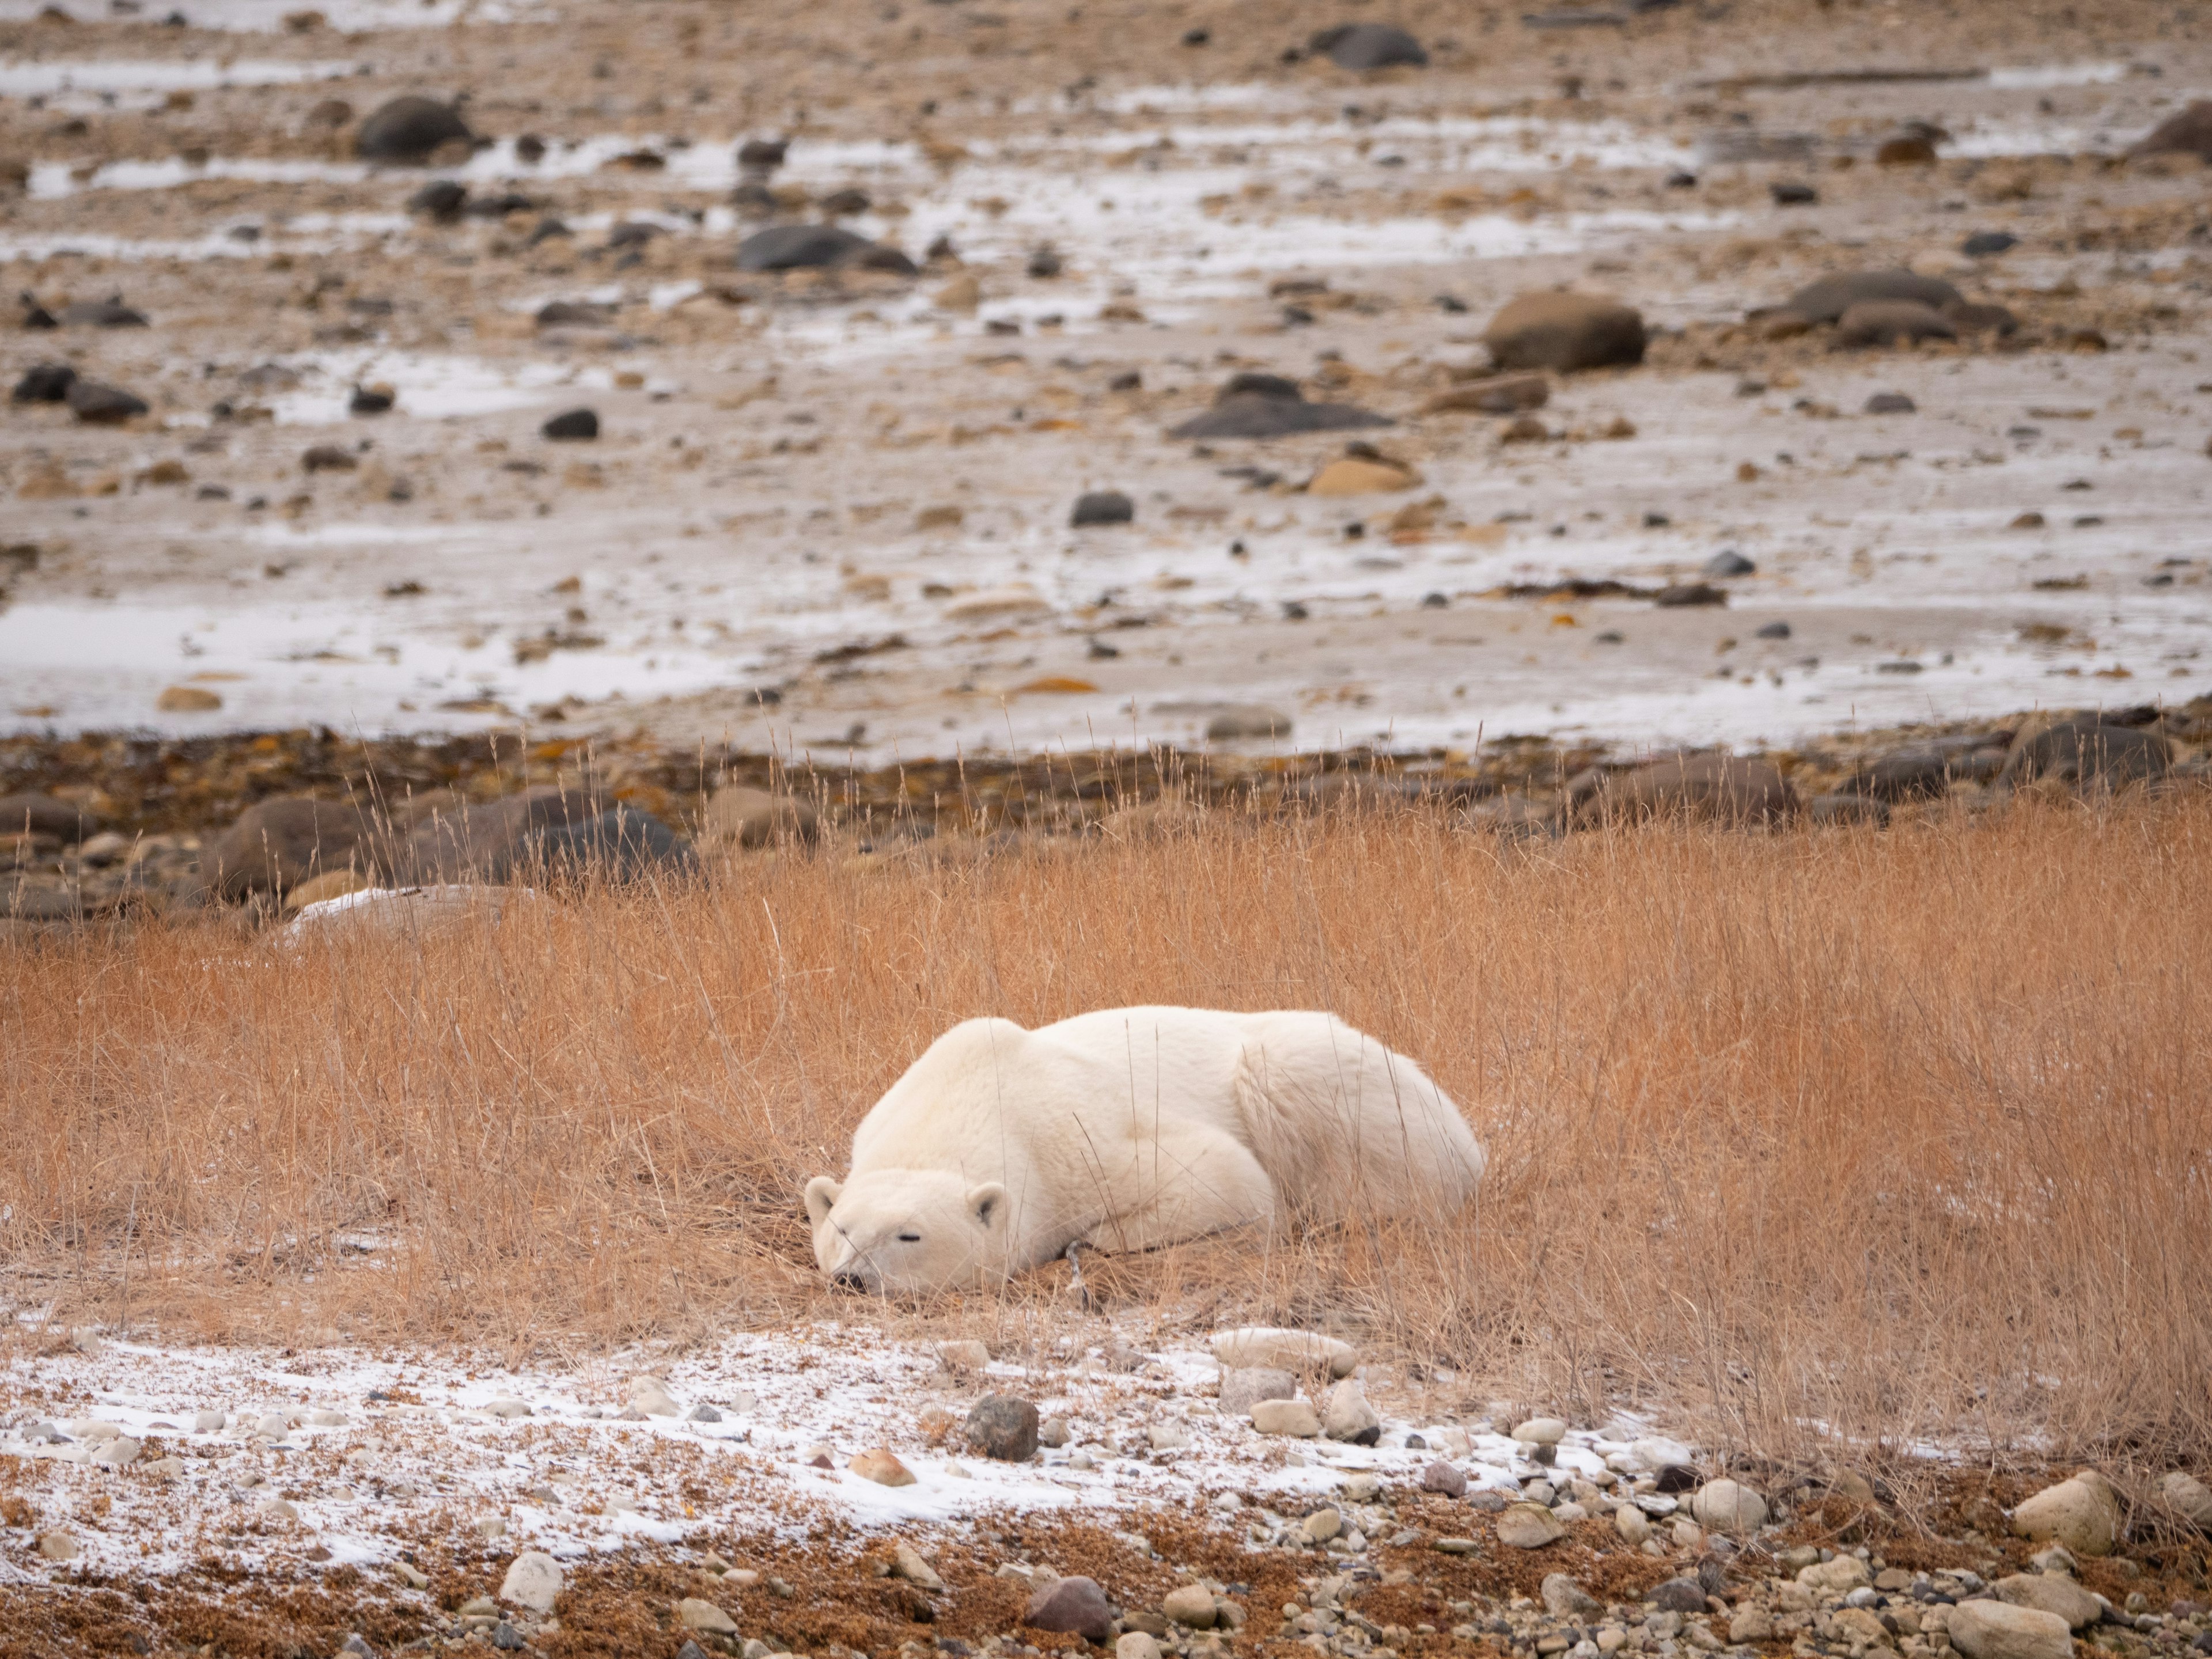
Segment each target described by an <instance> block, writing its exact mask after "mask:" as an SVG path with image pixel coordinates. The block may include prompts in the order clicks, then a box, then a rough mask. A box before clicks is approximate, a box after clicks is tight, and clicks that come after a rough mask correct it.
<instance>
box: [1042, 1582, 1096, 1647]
mask: <svg viewBox="0 0 2212 1659" xmlns="http://www.w3.org/2000/svg"><path fill="white" fill-rule="evenodd" d="M1022 1622H1023V1623H1024V1624H1025V1625H1034V1626H1036V1628H1037V1629H1039V1630H1052V1631H1061V1632H1066V1633H1067V1634H1069V1635H1073V1636H1080V1637H1081V1638H1083V1639H1084V1640H1085V1641H1086V1642H1103V1641H1104V1640H1105V1639H1106V1638H1107V1637H1108V1636H1109V1635H1110V1634H1111V1633H1112V1627H1113V1623H1114V1610H1113V1608H1112V1607H1109V1606H1108V1605H1107V1601H1106V1592H1105V1591H1104V1590H1103V1589H1100V1588H1099V1587H1098V1581H1097V1579H1095V1578H1085V1577H1073V1578H1061V1579H1059V1580H1056V1581H1055V1582H1054V1583H1050V1584H1048V1585H1046V1586H1045V1588H1044V1589H1041V1590H1039V1591H1038V1592H1037V1593H1036V1595H1033V1596H1031V1597H1030V1604H1029V1607H1027V1608H1026V1609H1025V1610H1024V1613H1022Z"/></svg>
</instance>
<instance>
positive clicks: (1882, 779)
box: [1841, 744, 1994, 802]
mask: <svg viewBox="0 0 2212 1659" xmlns="http://www.w3.org/2000/svg"><path fill="white" fill-rule="evenodd" d="M1993 758H1994V757H1993V753H1992V751H1988V750H1984V751H1982V753H1981V754H1979V755H1977V754H1976V753H1975V752H1974V751H1972V750H1961V749H1960V748H1957V747H1955V746H1953V745H1951V744H1907V745H1906V746H1905V747H1904V748H1902V749H1893V750H1890V751H1889V752H1888V753H1887V754H1885V755H1878V756H1876V757H1875V759H1874V761H1873V763H1871V764H1870V765H1863V766H1861V767H1859V768H1857V769H1855V770H1854V771H1853V772H1852V773H1851V775H1850V776H1849V777H1847V778H1845V779H1844V781H1843V784H1842V786H1841V787H1843V788H1844V790H1845V791H1847V792H1849V793H1853V794H1859V795H1866V796H1869V797H1871V798H1873V799H1875V800H1881V801H1890V802H1897V801H1908V800H1939V799H1942V797H1943V796H1944V795H1945V794H1946V793H1948V792H1949V790H1950V787H1951V781H1952V779H1953V778H1954V777H1956V778H1967V779H1976V780H1979V779H1986V778H1988V777H1989V776H1990V775H1991V773H1992V772H1993V770H1994V767H1993V766H1991V765H1990V761H1991V760H1992V759H1993Z"/></svg>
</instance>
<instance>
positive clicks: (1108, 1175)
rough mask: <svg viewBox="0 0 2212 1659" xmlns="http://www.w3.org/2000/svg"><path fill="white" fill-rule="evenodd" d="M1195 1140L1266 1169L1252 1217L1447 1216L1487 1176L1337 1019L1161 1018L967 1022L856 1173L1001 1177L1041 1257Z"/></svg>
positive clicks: (918, 1068)
mask: <svg viewBox="0 0 2212 1659" xmlns="http://www.w3.org/2000/svg"><path fill="white" fill-rule="evenodd" d="M1192 1131H1211V1132H1218V1134H1219V1135H1220V1136H1222V1137H1225V1138H1226V1139H1229V1140H1233V1141H1234V1142H1235V1143H1236V1145H1237V1146H1241V1147H1242V1148H1243V1150H1244V1151H1245V1152H1249V1154H1250V1155H1251V1157H1252V1158H1253V1159H1255V1160H1256V1162H1257V1164H1258V1165H1259V1168H1260V1169H1261V1170H1263V1171H1264V1172H1265V1174H1266V1176H1267V1180H1268V1182H1271V1183H1272V1188H1273V1192H1272V1202H1268V1203H1266V1204H1265V1206H1264V1208H1261V1207H1260V1206H1246V1207H1248V1208H1253V1209H1255V1212H1254V1213H1252V1214H1249V1216H1244V1217H1243V1218H1247V1219H1254V1220H1259V1219H1270V1218H1272V1215H1271V1214H1269V1213H1268V1212H1273V1213H1274V1214H1282V1213H1297V1214H1301V1215H1304V1216H1305V1217H1308V1218H1313V1219H1322V1220H1326V1219H1334V1218H1341V1217H1343V1216H1346V1215H1348V1214H1352V1213H1364V1214H1376V1213H1407V1212H1417V1213H1441V1212H1449V1210H1452V1209H1455V1208H1457V1207H1458V1206H1460V1205H1461V1204H1462V1203H1464V1202H1465V1201H1466V1200H1467V1199H1468V1197H1470V1196H1471V1195H1472V1194H1473V1192H1474V1188H1475V1185H1476V1183H1477V1182H1478V1181H1479V1180H1480V1176H1481V1173H1482V1166H1483V1154H1482V1151H1481V1148H1480V1146H1479V1145H1478V1144H1477V1142H1476V1140H1475V1138H1474V1133H1473V1132H1472V1131H1471V1130H1470V1129H1469V1128H1468V1125H1467V1122H1466V1120H1465V1119H1464V1117H1463V1116H1462V1115H1461V1113H1460V1111H1459V1109H1458V1108H1457V1107H1456V1106H1455V1104H1454V1103H1452V1101H1451V1100H1450V1099H1449V1097H1447V1096H1446V1095H1445V1094H1444V1093H1443V1091H1442V1090H1441V1089H1439V1088H1438V1087H1437V1085H1436V1084H1435V1082H1434V1081H1433V1080H1431V1079H1430V1077H1429V1076H1428V1074H1427V1073H1425V1072H1424V1071H1423V1070H1422V1069H1421V1067H1420V1066H1419V1065H1417V1064H1416V1063H1415V1062H1414V1061H1413V1060H1408V1059H1407V1058H1406V1057H1405V1056H1404V1055H1402V1054H1394V1053H1393V1052H1392V1051H1391V1050H1390V1049H1389V1048H1388V1047H1386V1046H1385V1045H1384V1044H1383V1043H1381V1042H1377V1041H1376V1039H1375V1038H1373V1037H1371V1036H1367V1035H1365V1034H1364V1033H1363V1032H1360V1031H1358V1030H1354V1029H1353V1028H1352V1027H1351V1026H1349V1025H1346V1024H1345V1023H1344V1022H1343V1021H1341V1020H1340V1019H1337V1018H1335V1017H1334V1016H1333V1015H1329V1014H1325V1013H1316V1012H1303V1011H1285V1012H1267V1013H1233V1012H1224V1011H1219V1010H1214V1009H1203V1008H1177V1007H1155V1006H1146V1007H1134V1008H1112V1009H1103V1010H1100V1011H1098V1012H1093V1013H1088V1014H1080V1015H1078V1016H1076V1017H1075V1018H1072V1019H1065V1020H1061V1021H1060V1022H1059V1023H1057V1024H1052V1025H1046V1026H1042V1027H1040V1028H1038V1029H1037V1030H1024V1028H1022V1027H1021V1026H1019V1025H1017V1024H1014V1023H1013V1022H1012V1021H1011V1020H1004V1019H973V1020H967V1021H964V1022H963V1023H962V1024H959V1025H957V1026H955V1027H953V1028H952V1029H951V1030H949V1031H947V1032H946V1033H945V1035H944V1036H941V1037H939V1039H938V1040H937V1041H936V1042H934V1043H933V1044H931V1045H930V1048H929V1049H928V1050H927V1052H926V1053H925V1054H923V1055H922V1056H921V1058H920V1059H919V1060H916V1061H915V1063H914V1065H913V1066H911V1067H909V1068H908V1071H907V1073H906V1074H905V1075H904V1076H903V1077H902V1078H900V1079H899V1080H898V1081H897V1082H896V1084H894V1085H892V1087H891V1089H890V1091H889V1092H888V1093H886V1094H885V1095H884V1097H883V1098H882V1100H880V1101H879V1102H878V1103H877V1105H876V1106H875V1108H874V1109H873V1110H872V1111H871V1112H870V1113H869V1114H868V1115H867V1117H866V1119H865V1120H864V1121H862V1122H861V1124H860V1127H859V1129H858V1130H857V1131H856V1132H855V1133H854V1137H853V1169H854V1173H855V1174H859V1173H860V1172H862V1171H864V1170H878V1169H923V1168H927V1169H943V1170H951V1171H954V1172H956V1173H957V1174H958V1175H959V1176H961V1177H962V1178H963V1180H965V1181H967V1182H988V1181H997V1182H1005V1183H1006V1186H1007V1187H1008V1188H1009V1189H1010V1191H1011V1192H1012V1194H1013V1196H1014V1200H1015V1202H1016V1205H1017V1206H1018V1211H1019V1212H1020V1214H1021V1217H1022V1225H1021V1226H1020V1228H1019V1231H1020V1232H1021V1233H1023V1234H1024V1235H1026V1236H1027V1237H1026V1240H1025V1241H1024V1242H1025V1243H1026V1245H1027V1247H1028V1248H1023V1247H1022V1246H1018V1247H1017V1249H1016V1251H1015V1254H1016V1255H1031V1254H1034V1253H1035V1251H1036V1250H1037V1249H1042V1250H1043V1251H1044V1252H1046V1253H1049V1252H1050V1251H1051V1250H1054V1249H1057V1248H1059V1244H1058V1243H1054V1242H1053V1241H1054V1240H1058V1241H1060V1242H1061V1243H1064V1242H1065V1239H1066V1238H1068V1237H1084V1236H1086V1235H1088V1234H1089V1233H1090V1232H1091V1231H1092V1230H1093V1229H1094V1228H1096V1227H1097V1226H1098V1225H1100V1224H1102V1223H1106V1222H1109V1221H1110V1220H1112V1219H1114V1218H1115V1216H1116V1214H1117V1212H1122V1211H1125V1210H1127V1209H1128V1208H1129V1207H1131V1206H1133V1205H1135V1204H1137V1203H1139V1202H1144V1203H1152V1202H1157V1198H1158V1188H1159V1185H1160V1183H1161V1182H1162V1180H1163V1179H1164V1178H1165V1179H1168V1180H1172V1179H1173V1178H1174V1172H1173V1171H1172V1170H1168V1171H1162V1170H1158V1169H1157V1168H1153V1169H1149V1170H1148V1169H1146V1168H1145V1155H1146V1149H1147V1148H1148V1147H1149V1148H1153V1149H1157V1148H1158V1146H1160V1145H1161V1144H1162V1143H1163V1141H1164V1140H1177V1139H1181V1140H1184V1141H1186V1142H1187V1141H1188V1137H1189V1133H1190V1132H1192ZM1140 1192H1141V1193H1143V1194H1146V1196H1145V1197H1143V1198H1141V1199H1140V1198H1139V1196H1138V1194H1139V1193H1140Z"/></svg>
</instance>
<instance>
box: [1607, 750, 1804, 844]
mask: <svg viewBox="0 0 2212 1659" xmlns="http://www.w3.org/2000/svg"><path fill="white" fill-rule="evenodd" d="M1578 785H1579V787H1575V788H1572V789H1571V791H1570V800H1571V806H1572V810H1573V822H1574V823H1575V824H1576V825H1577V826H1578V827H1580V828H1584V829H1588V828H1591V827H1594V826H1595V825H1597V824H1601V823H1607V822H1608V821H1613V820H1619V821H1624V822H1635V821H1638V820H1641V819H1644V818H1650V817H1682V818H1688V819H1692V820H1697V821H1703V822H1711V823H1728V824H1746V823H1768V824H1771V823H1782V822H1784V821H1786V820H1788V819H1790V818H1793V817H1796V815H1797V812H1798V811H1799V806H1798V800H1797V793H1796V791H1795V790H1794V789H1792V788H1791V787H1790V783H1789V781H1788V780H1787V779H1785V778H1784V776H1783V775H1782V774H1781V773H1780V772H1778V771H1777V770H1776V769H1774V768H1773V767H1772V766H1771V765H1769V764H1768V763H1766V762H1765V761H1752V760H1743V759H1741V758H1739V757H1736V756H1734V755H1680V756H1674V757H1669V758H1667V759H1664V760H1656V761H1653V762H1651V763H1650V764H1648V765H1645V766H1640V767H1636V768H1634V769H1631V770H1628V771H1625V772H1613V773H1609V774H1605V775H1600V776H1597V777H1595V778H1594V779H1591V780H1590V781H1589V782H1588V783H1587V784H1586V785H1581V784H1580V781H1578Z"/></svg>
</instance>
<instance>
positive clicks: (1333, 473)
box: [1306, 455, 1420, 495]
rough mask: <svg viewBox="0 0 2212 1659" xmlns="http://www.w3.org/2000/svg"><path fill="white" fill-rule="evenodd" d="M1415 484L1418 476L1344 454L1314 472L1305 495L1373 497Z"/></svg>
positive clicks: (1411, 486)
mask: <svg viewBox="0 0 2212 1659" xmlns="http://www.w3.org/2000/svg"><path fill="white" fill-rule="evenodd" d="M1419 482H1420V479H1419V475H1418V474H1415V473H1412V472H1408V471H1406V470H1405V469H1404V468H1402V467H1396V466H1392V465H1390V464H1389V462H1387V461H1368V460H1361V459H1358V458H1357V457H1355V456H1350V455H1347V456H1346V457H1344V458H1343V459H1340V460H1334V461H1331V462H1330V463H1329V464H1328V465H1327V466H1325V467H1323V468H1322V470H1321V471H1318V472H1316V473H1315V474H1314V476H1313V479H1312V482H1310V483H1308V484H1307V485H1306V494H1307V495H1379V494H1381V493H1383V491H1385V490H1391V489H1412V488H1413V486H1414V485H1415V484H1416V483H1419Z"/></svg>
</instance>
